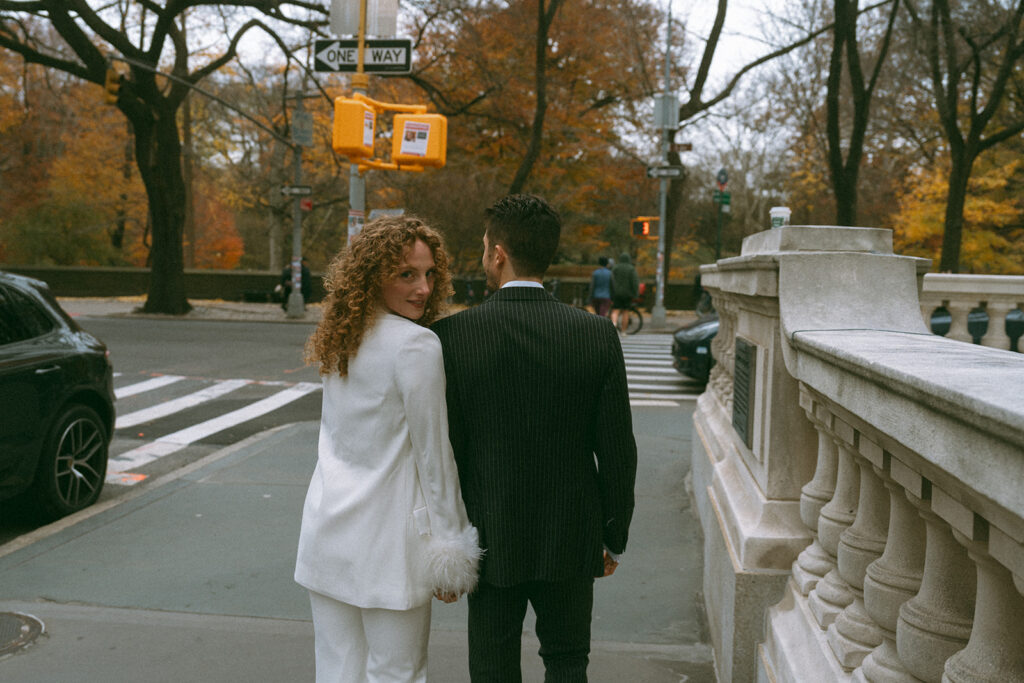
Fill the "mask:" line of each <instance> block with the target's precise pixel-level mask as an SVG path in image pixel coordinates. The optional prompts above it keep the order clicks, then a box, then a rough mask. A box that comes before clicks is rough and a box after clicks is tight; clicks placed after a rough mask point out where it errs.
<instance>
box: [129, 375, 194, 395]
mask: <svg viewBox="0 0 1024 683" xmlns="http://www.w3.org/2000/svg"><path fill="white" fill-rule="evenodd" d="M183 379H185V378H184V377H181V376H180V375H161V376H159V377H154V378H153V379H147V380H146V381H144V382H139V383H138V384H129V385H128V386H126V387H121V388H120V389H114V397H115V398H125V397H128V396H135V395H136V394H141V393H143V392H146V391H152V390H154V389H159V388H160V387H165V386H167V385H168V384H174V383H175V382H180V381H181V380H183Z"/></svg>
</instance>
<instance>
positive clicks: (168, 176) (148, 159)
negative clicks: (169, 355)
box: [135, 110, 192, 315]
mask: <svg viewBox="0 0 1024 683" xmlns="http://www.w3.org/2000/svg"><path fill="white" fill-rule="evenodd" d="M155 114H156V117H155V119H153V120H150V121H147V122H146V125H145V126H143V125H139V123H138V122H135V123H136V125H135V134H136V145H135V149H136V158H137V159H138V163H139V172H140V174H141V175H142V181H143V183H144V184H145V186H146V195H147V197H148V198H149V218H150V221H151V222H152V225H153V234H152V240H153V241H152V248H151V249H150V257H151V269H150V277H149V293H148V295H147V297H146V303H145V305H144V306H143V310H144V311H145V312H147V313H167V314H170V315H183V314H185V313H188V312H189V311H190V310H192V306H191V305H190V304H189V302H188V299H187V298H186V297H185V259H184V253H183V249H182V235H183V232H184V227H185V182H184V179H183V178H182V175H181V143H180V141H179V139H178V126H177V122H176V121H175V116H174V112H173V111H168V110H157V111H156V112H155Z"/></svg>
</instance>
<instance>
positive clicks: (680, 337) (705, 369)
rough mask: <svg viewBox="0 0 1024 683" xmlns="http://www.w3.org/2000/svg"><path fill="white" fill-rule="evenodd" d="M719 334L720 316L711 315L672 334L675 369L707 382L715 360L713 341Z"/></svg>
mask: <svg viewBox="0 0 1024 683" xmlns="http://www.w3.org/2000/svg"><path fill="white" fill-rule="evenodd" d="M716 334H718V314H717V313H709V314H707V315H705V316H702V317H701V318H699V319H697V320H696V321H695V322H692V323H690V324H689V325H685V326H683V327H680V328H679V329H678V330H676V331H675V332H674V333H673V334H672V358H673V363H672V364H673V365H674V366H675V369H676V370H678V371H679V372H681V373H682V374H684V375H687V376H689V377H692V378H693V379H695V380H699V381H701V382H707V381H708V377H709V376H710V375H711V368H713V367H714V366H715V359H714V357H713V356H712V355H711V340H712V339H714V338H715V335H716Z"/></svg>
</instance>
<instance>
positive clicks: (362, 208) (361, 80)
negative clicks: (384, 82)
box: [348, 0, 370, 243]
mask: <svg viewBox="0 0 1024 683" xmlns="http://www.w3.org/2000/svg"><path fill="white" fill-rule="evenodd" d="M365 45H366V0H359V48H358V53H359V54H358V56H357V57H356V59H357V60H358V61H357V62H356V72H355V73H354V74H352V91H353V92H355V93H359V94H361V95H366V94H367V92H366V91H367V89H368V88H369V85H370V77H369V76H367V75H366V73H365V72H364V69H365V66H366V65H365V62H364V59H365V55H364V54H363V52H364V47H365ZM365 220H366V179H365V178H364V177H363V176H362V174H361V173H360V172H359V164H357V163H354V162H353V163H351V164H349V167H348V241H349V242H350V243H351V242H352V238H353V237H355V236H356V235H358V234H359V232H360V231H361V230H362V229H363V222H364V221H365Z"/></svg>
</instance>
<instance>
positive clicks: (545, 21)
mask: <svg viewBox="0 0 1024 683" xmlns="http://www.w3.org/2000/svg"><path fill="white" fill-rule="evenodd" d="M561 3H562V0H551V4H550V5H548V7H547V9H546V10H545V6H544V0H537V43H536V52H535V60H536V63H535V70H534V88H535V91H536V93H537V99H536V104H535V106H534V110H533V125H532V126H531V127H530V143H529V146H528V147H527V149H526V154H525V155H524V156H523V160H522V162H520V164H519V168H518V169H516V175H515V177H514V178H513V179H512V184H511V185H510V186H509V188H508V192H509V194H518V193H520V192H522V191H523V187H524V186H525V185H526V179H527V178H529V177H530V172H531V171H533V166H534V164H536V163H537V159H539V158H540V148H541V144H542V143H543V141H544V116H545V115H546V114H547V110H548V97H547V60H548V34H549V33H550V30H551V23H552V22H553V21H554V19H555V14H556V13H557V12H558V7H559V5H561Z"/></svg>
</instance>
